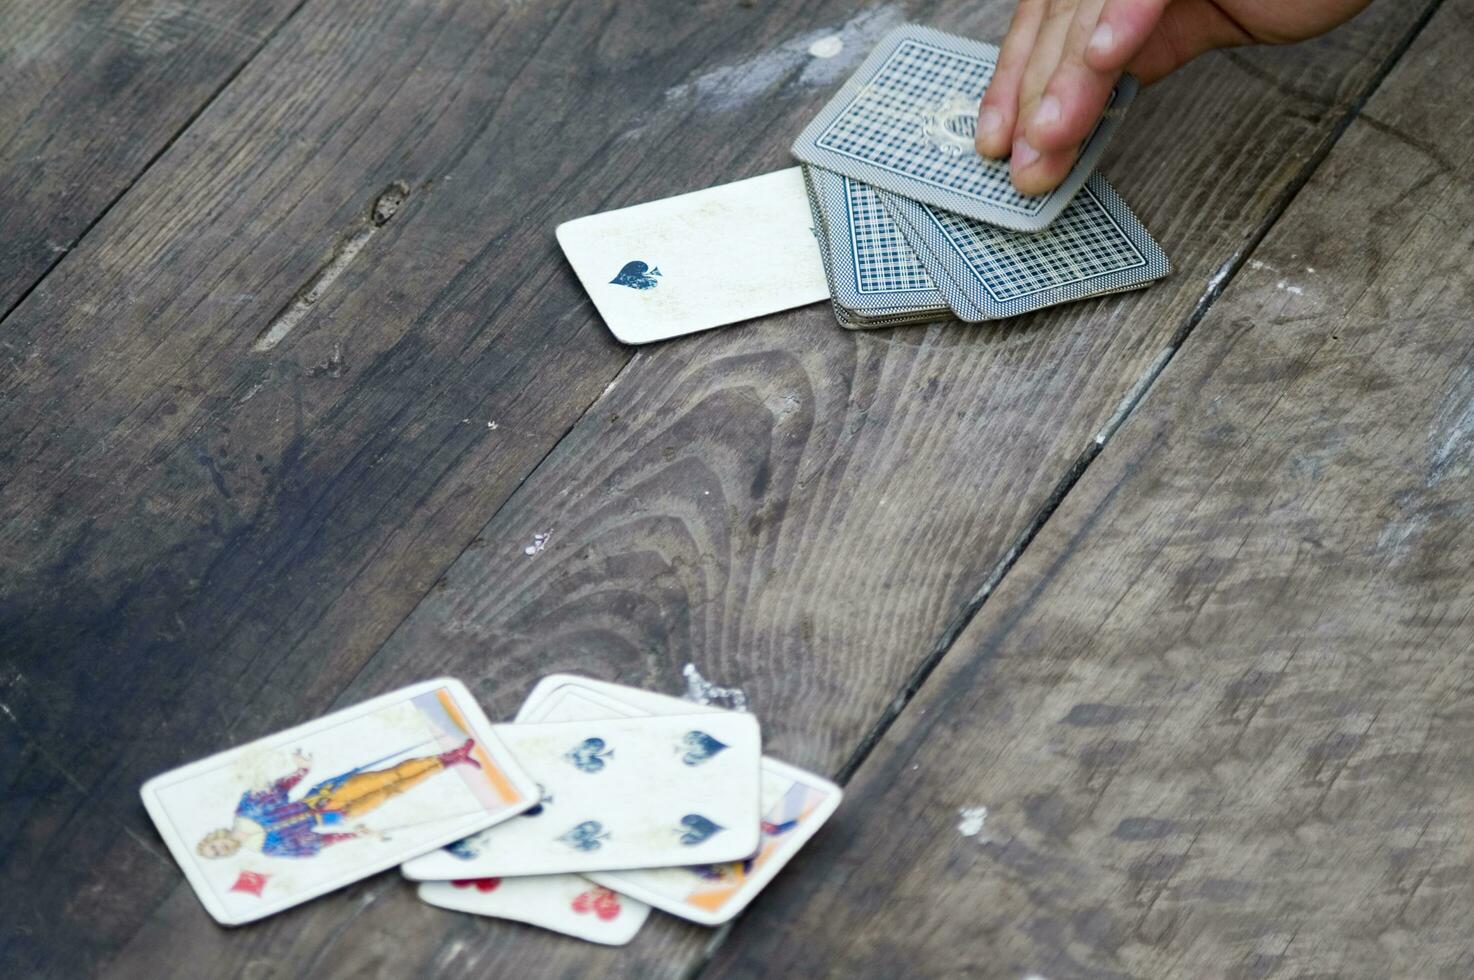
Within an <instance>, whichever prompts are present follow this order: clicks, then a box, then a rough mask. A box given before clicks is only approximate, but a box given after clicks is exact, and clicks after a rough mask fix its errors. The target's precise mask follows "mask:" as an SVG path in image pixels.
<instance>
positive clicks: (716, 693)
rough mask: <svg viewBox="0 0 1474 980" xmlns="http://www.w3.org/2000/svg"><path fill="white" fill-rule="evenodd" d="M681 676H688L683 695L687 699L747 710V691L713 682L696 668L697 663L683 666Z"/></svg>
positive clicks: (734, 709)
mask: <svg viewBox="0 0 1474 980" xmlns="http://www.w3.org/2000/svg"><path fill="white" fill-rule="evenodd" d="M681 676H682V677H684V678H686V693H685V694H684V695H683V697H685V699H686V700H687V701H695V702H696V703H697V704H706V705H715V706H716V707H718V708H722V707H725V708H731V709H732V710H733V711H746V710H747V692H746V691H744V690H742V688H740V687H722V686H721V685H719V684H713V683H712V682H711V681H709V680H707V679H706V678H705V677H702V676H701V671H699V670H697V669H696V665H695V664H687V665H686V666H685V667H682V668H681Z"/></svg>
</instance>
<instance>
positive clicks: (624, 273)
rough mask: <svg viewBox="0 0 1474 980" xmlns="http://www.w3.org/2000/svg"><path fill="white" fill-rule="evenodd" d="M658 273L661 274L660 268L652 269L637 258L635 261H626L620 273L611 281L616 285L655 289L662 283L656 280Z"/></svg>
mask: <svg viewBox="0 0 1474 980" xmlns="http://www.w3.org/2000/svg"><path fill="white" fill-rule="evenodd" d="M658 275H660V270H659V269H652V268H650V266H648V265H646V264H645V263H644V262H641V261H640V260H638V259H636V260H635V261H633V262H626V263H625V264H624V266H623V267H622V268H621V269H620V270H619V274H618V275H617V276H615V277H614V278H613V279H610V280H609V281H610V282H611V283H613V284H614V285H616V286H628V287H630V288H631V289H653V288H655V287H656V286H658V285H660V284H659V283H657V282H656V281H655V277H656V276H658Z"/></svg>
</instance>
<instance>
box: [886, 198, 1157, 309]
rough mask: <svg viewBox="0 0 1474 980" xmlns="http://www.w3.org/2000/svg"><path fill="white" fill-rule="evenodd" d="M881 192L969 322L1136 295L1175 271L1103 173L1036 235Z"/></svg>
mask: <svg viewBox="0 0 1474 980" xmlns="http://www.w3.org/2000/svg"><path fill="white" fill-rule="evenodd" d="M878 193H879V196H880V199H881V201H882V203H883V204H884V205H885V207H886V209H887V210H888V211H889V212H890V213H891V215H892V216H893V217H895V218H896V219H897V225H898V226H899V227H900V228H901V229H902V232H903V234H905V236H906V238H907V241H908V242H910V244H911V247H912V249H913V250H914V252H915V253H916V255H917V257H918V258H919V259H920V260H921V261H922V263H923V264H924V265H926V267H927V269H928V270H929V271H930V272H931V276H932V279H933V281H934V282H935V283H936V284H937V286H938V287H939V288H940V289H941V291H942V295H943V296H945V297H946V299H947V302H948V304H949V305H950V306H952V308H953V311H954V312H955V313H956V314H957V316H958V317H959V318H960V319H963V320H967V321H969V322H973V323H976V322H979V321H981V320H998V319H1002V318H1004V317H1010V316H1017V315H1019V314H1020V313H1027V312H1029V311H1030V310H1037V309H1041V308H1043V307H1046V306H1053V305H1055V304H1058V303H1066V302H1070V301H1072V300H1079V299H1086V298H1088V297H1091V296H1099V295H1104V294H1106V293H1116V292H1122V291H1124V290H1128V289H1136V288H1139V287H1141V286H1145V285H1146V284H1147V283H1150V282H1152V281H1154V280H1156V279H1160V278H1162V277H1163V276H1165V275H1167V273H1168V272H1170V271H1171V263H1170V262H1169V261H1168V259H1167V256H1166V254H1165V253H1163V251H1162V248H1161V246H1159V245H1158V244H1157V243H1156V242H1155V241H1153V240H1152V237H1151V235H1149V234H1147V231H1146V229H1145V228H1143V227H1142V225H1141V222H1140V221H1138V220H1137V219H1136V216H1135V215H1134V214H1132V213H1131V210H1130V208H1128V207H1126V205H1125V203H1124V202H1123V201H1122V200H1121V199H1120V197H1118V196H1117V195H1116V192H1115V191H1114V190H1113V189H1112V188H1111V186H1110V185H1109V184H1108V183H1106V180H1105V178H1104V177H1101V176H1100V175H1099V174H1096V175H1093V176H1092V177H1091V178H1090V180H1089V181H1088V182H1087V183H1086V185H1085V188H1084V189H1083V190H1082V191H1081V192H1080V194H1079V195H1078V196H1077V197H1076V198H1075V200H1073V201H1071V202H1070V204H1069V207H1067V208H1066V209H1065V211H1064V214H1062V215H1061V216H1060V218H1059V220H1058V221H1056V222H1055V223H1054V224H1053V225H1051V226H1050V227H1049V228H1048V229H1047V230H1045V231H1042V232H1039V233H1038V234H1033V235H1027V234H1020V233H1018V232H1009V231H1005V230H1003V229H1001V228H995V227H993V226H991V225H988V224H985V223H983V222H980V221H973V220H971V219H969V218H965V217H962V216H961V215H957V214H953V213H951V212H949V211H943V210H941V209H939V208H934V207H931V206H929V205H926V204H922V203H920V202H917V201H913V200H910V199H908V198H904V197H901V196H900V195H896V194H889V193H886V192H878Z"/></svg>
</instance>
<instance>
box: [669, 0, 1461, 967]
mask: <svg viewBox="0 0 1474 980" xmlns="http://www.w3.org/2000/svg"><path fill="white" fill-rule="evenodd" d="M1443 2H1444V0H1434V2H1433V3H1431V4H1429V6H1428V8H1427V9H1426V10H1424V11H1423V13H1422V15H1421V16H1420V17H1419V18H1418V20H1417V22H1416V23H1414V24H1413V25H1412V27H1410V28H1409V29H1408V31H1407V33H1405V34H1404V35H1403V37H1402V39H1401V40H1400V41H1399V42H1398V43H1397V46H1396V47H1395V48H1393V49H1392V51H1391V52H1390V53H1389V54H1388V56H1387V57H1386V58H1385V59H1384V60H1383V62H1382V64H1381V65H1380V66H1379V67H1378V68H1377V71H1376V73H1375V74H1373V76H1372V78H1371V80H1370V81H1369V82H1368V83H1367V84H1366V86H1365V87H1364V88H1363V90H1362V92H1361V94H1360V95H1359V96H1358V97H1357V98H1356V99H1355V100H1353V101H1352V102H1351V103H1350V105H1348V106H1347V108H1346V111H1345V112H1344V113H1342V115H1341V118H1340V119H1338V120H1337V121H1336V124H1335V125H1334V126H1333V127H1331V129H1330V131H1329V132H1328V133H1327V134H1326V135H1325V137H1324V138H1323V139H1322V140H1321V142H1320V144H1319V145H1318V146H1317V147H1316V148H1315V151H1314V152H1313V153H1312V154H1311V155H1310V157H1309V158H1308V159H1307V160H1306V161H1305V163H1304V165H1303V166H1302V167H1301V168H1300V170H1299V172H1298V173H1297V174H1296V175H1295V177H1294V178H1293V179H1292V180H1291V181H1290V183H1289V185H1288V186H1286V187H1285V189H1284V191H1283V192H1281V193H1280V195H1279V197H1277V198H1276V199H1275V200H1274V202H1273V203H1272V204H1271V205H1270V208H1269V211H1268V212H1267V213H1266V214H1265V216H1264V218H1263V219H1261V220H1260V222H1259V224H1258V225H1257V226H1256V227H1255V229H1254V231H1253V233H1252V234H1250V235H1249V236H1248V237H1247V238H1246V239H1245V240H1244V243H1243V244H1242V245H1241V246H1240V247H1239V248H1238V249H1237V250H1235V251H1234V253H1233V254H1232V255H1230V256H1229V257H1228V259H1227V260H1226V261H1225V262H1224V263H1223V264H1222V265H1221V266H1220V267H1219V269H1218V272H1217V273H1216V274H1215V275H1214V276H1213V277H1212V278H1211V279H1209V280H1208V285H1207V288H1205V289H1204V290H1203V295H1202V296H1201V297H1199V299H1198V302H1197V303H1196V305H1195V306H1194V307H1193V310H1192V312H1191V313H1190V314H1188V316H1187V318H1186V319H1185V320H1184V321H1183V323H1182V325H1181V326H1180V327H1178V329H1177V330H1176V331H1175V332H1174V333H1173V335H1172V338H1171V340H1170V341H1169V342H1168V344H1167V346H1166V347H1165V348H1163V350H1162V351H1161V352H1160V353H1159V354H1158V355H1157V356H1156V357H1155V358H1154V359H1153V360H1152V363H1151V364H1150V365H1148V366H1147V368H1146V370H1145V371H1144V372H1143V373H1142V376H1141V378H1139V379H1138V380H1137V382H1136V383H1135V384H1134V385H1132V386H1131V389H1130V390H1129V391H1128V392H1127V393H1126V395H1125V396H1124V397H1123V398H1122V400H1121V402H1120V403H1119V405H1118V406H1117V408H1116V410H1115V412H1113V413H1112V414H1111V416H1110V418H1109V419H1107V421H1106V422H1105V424H1104V425H1103V426H1102V427H1101V429H1100V430H1099V431H1098V432H1097V433H1096V434H1095V436H1094V438H1092V440H1091V442H1090V444H1089V445H1087V446H1086V447H1085V448H1084V450H1082V451H1081V453H1080V454H1079V455H1078V456H1077V457H1076V458H1075V461H1074V463H1072V464H1071V465H1070V468H1069V469H1068V470H1067V471H1066V472H1065V474H1064V476H1062V477H1061V478H1060V480H1059V481H1058V482H1057V483H1056V484H1055V486H1054V489H1053V490H1051V491H1050V494H1049V496H1048V497H1047V498H1046V499H1045V501H1044V504H1043V505H1042V506H1041V507H1040V508H1039V511H1038V512H1037V513H1036V514H1035V515H1034V518H1033V519H1032V520H1031V521H1030V522H1029V524H1028V526H1027V527H1025V528H1024V529H1023V530H1022V531H1021V532H1019V535H1018V537H1017V538H1015V539H1014V543H1013V545H1012V546H1010V547H1009V549H1008V551H1007V552H1005V553H1004V555H1003V557H1002V558H1000V559H999V560H998V563H997V564H996V565H994V566H993V571H992V572H990V573H989V574H988V576H987V578H986V579H984V581H983V584H982V586H981V587H980V588H979V589H978V591H977V592H975V593H974V594H973V596H972V598H971V599H970V600H969V601H968V602H967V604H966V605H965V606H964V607H963V609H962V611H961V612H960V613H959V614H958V615H957V617H956V618H954V619H953V620H952V622H951V623H949V624H948V626H947V629H946V630H945V631H943V633H942V636H941V638H940V639H939V640H938V642H937V644H936V645H935V646H934V647H933V648H932V650H931V652H930V653H928V654H927V656H926V657H925V659H924V660H923V661H922V662H921V664H919V665H918V666H917V668H916V670H914V671H913V672H912V674H911V678H910V679H909V680H908V681H907V682H906V684H905V685H904V686H903V687H902V688H901V690H900V692H899V693H898V694H897V695H896V697H895V699H893V700H892V701H891V703H890V705H889V706H888V707H887V708H886V710H885V713H884V714H883V715H882V716H881V717H880V719H879V720H877V722H876V723H875V725H874V726H872V727H871V729H870V731H869V732H868V733H867V734H866V735H865V737H864V738H862V739H861V740H860V743H859V745H857V746H856V747H855V751H854V752H853V753H851V755H850V758H849V759H848V760H847V761H846V762H845V764H844V765H843V766H842V767H840V770H839V771H838V772H837V773H836V774H835V776H834V780H835V782H837V783H839V784H840V785H841V786H845V785H848V783H849V781H850V780H851V779H852V778H853V777H854V775H855V773H856V772H858V771H859V769H860V766H862V765H864V763H865V760H866V759H867V758H869V756H870V753H871V752H873V751H874V750H875V747H876V746H877V745H879V744H880V741H881V739H883V738H884V737H885V735H886V733H887V732H889V731H890V729H891V727H892V726H893V725H894V724H895V723H896V721H897V720H898V719H899V718H900V716H901V713H902V712H903V711H905V710H906V707H907V706H908V705H909V704H910V703H911V701H912V700H913V699H914V698H915V697H916V695H917V693H918V692H919V691H920V690H921V688H922V686H923V685H924V684H925V683H926V682H927V679H928V678H930V677H931V675H932V673H933V671H935V670H936V669H937V667H938V666H940V665H941V662H942V660H943V659H944V658H945V657H946V656H947V653H948V652H949V651H950V650H951V648H952V646H953V645H954V644H955V643H956V641H957V639H958V637H960V636H961V635H962V632H963V630H965V629H966V628H967V627H968V625H969V624H970V623H971V622H972V621H973V619H975V618H976V617H977V615H978V613H979V612H981V611H982V608H983V606H984V605H985V604H986V603H987V601H988V598H989V596H991V595H992V594H993V592H994V591H995V590H996V589H997V588H998V586H999V585H1000V584H1001V583H1002V582H1003V579H1004V577H1005V576H1007V575H1008V573H1009V572H1010V571H1011V570H1012V569H1013V567H1014V565H1015V564H1017V563H1018V560H1019V558H1020V557H1022V555H1023V553H1024V551H1025V550H1027V549H1028V547H1029V545H1031V544H1032V543H1033V542H1034V539H1035V538H1036V537H1037V536H1038V534H1039V532H1040V531H1041V530H1043V528H1044V525H1045V524H1047V523H1048V522H1049V520H1050V518H1052V517H1053V516H1054V513H1055V511H1057V510H1058V509H1059V507H1060V505H1061V504H1062V503H1064V500H1065V498H1066V497H1067V496H1069V494H1070V492H1071V491H1072V490H1073V489H1074V488H1075V485H1076V484H1077V483H1079V482H1080V479H1081V478H1082V477H1083V476H1084V475H1085V471H1086V470H1088V469H1089V468H1090V465H1091V464H1092V463H1093V462H1095V460H1096V459H1097V458H1098V457H1099V456H1100V455H1101V453H1102V452H1104V451H1105V447H1106V445H1107V444H1108V443H1109V442H1110V441H1111V439H1112V438H1113V437H1114V436H1115V434H1116V433H1117V432H1118V431H1119V430H1120V429H1121V427H1122V426H1123V425H1124V424H1125V423H1126V421H1127V420H1128V419H1129V418H1130V417H1131V416H1132V415H1133V414H1134V413H1135V412H1136V409H1137V407H1138V406H1139V405H1140V404H1141V403H1142V402H1143V401H1145V400H1146V397H1147V396H1148V395H1149V394H1150V393H1151V389H1152V388H1153V387H1154V386H1155V385H1156V382H1157V379H1158V378H1160V377H1161V376H1162V373H1163V372H1164V371H1166V369H1167V367H1168V365H1170V364H1171V363H1172V359H1173V358H1174V357H1175V356H1176V355H1177V352H1178V351H1180V350H1181V349H1182V347H1183V345H1184V343H1185V342H1186V341H1187V340H1188V338H1189V337H1190V336H1191V335H1192V333H1193V331H1194V330H1196V329H1197V327H1198V325H1199V324H1200V323H1202V322H1203V320H1204V319H1205V318H1206V317H1207V315H1208V311H1209V310H1210V309H1211V308H1212V307H1213V305H1214V304H1215V303H1217V302H1218V299H1219V297H1221V296H1222V295H1223V293H1224V290H1225V289H1227V288H1228V285H1229V283H1231V282H1233V280H1234V279H1235V278H1236V277H1237V276H1238V274H1239V272H1240V270H1242V269H1243V267H1244V265H1245V264H1246V263H1247V262H1248V261H1249V257H1250V255H1252V254H1253V253H1254V252H1255V251H1256V250H1257V249H1258V248H1259V246H1260V245H1261V244H1262V243H1263V242H1264V239H1265V238H1267V237H1268V236H1269V233H1270V232H1271V231H1272V230H1273V229H1274V227H1275V226H1276V225H1277V224H1279V221H1280V219H1281V218H1282V217H1284V214H1285V212H1286V211H1287V210H1288V209H1289V207H1290V204H1291V202H1293V201H1294V199H1295V198H1296V197H1298V196H1299V194H1300V192H1301V191H1302V190H1304V189H1305V186H1306V185H1307V184H1309V183H1310V180H1311V178H1312V177H1313V176H1314V175H1315V173H1316V172H1317V171H1318V170H1319V169H1320V167H1321V165H1322V164H1323V163H1325V161H1326V158H1327V157H1329V156H1330V155H1331V151H1332V150H1333V149H1335V147H1336V144H1337V143H1339V142H1340V141H1341V138H1342V137H1343V136H1345V135H1346V132H1347V131H1348V130H1349V129H1350V128H1351V126H1352V124H1353V123H1355V122H1356V120H1357V119H1358V118H1359V117H1360V116H1361V114H1362V111H1363V110H1364V109H1365V108H1366V105H1367V103H1368V102H1369V101H1370V100H1371V99H1372V97H1373V96H1374V95H1376V93H1377V90H1378V89H1380V88H1381V87H1382V83H1383V82H1385V81H1386V80H1387V77H1388V76H1389V75H1391V74H1392V71H1393V69H1395V68H1396V67H1397V65H1398V64H1399V63H1400V62H1401V61H1402V59H1403V57H1404V56H1405V55H1406V54H1407V52H1408V49H1409V48H1411V47H1412V45H1413V43H1414V42H1415V41H1416V40H1417V38H1418V36H1419V35H1420V34H1422V33H1423V30H1424V28H1426V27H1427V26H1428V23H1429V21H1431V20H1432V19H1433V17H1434V16H1435V15H1436V14H1437V13H1438V11H1439V9H1440V8H1441V7H1442V6H1443ZM739 921H740V918H739V919H736V920H733V921H732V922H729V923H727V925H726V926H724V927H723V928H722V929H721V930H719V931H718V932H717V933H716V934H715V935H713V936H712V937H711V940H710V941H709V942H707V943H706V945H705V947H704V948H703V949H702V953H701V958H700V959H698V960H697V961H696V962H695V963H693V964H692V965H691V968H690V969H689V970H687V971H686V973H685V974H684V978H685V980H697V978H698V977H700V975H701V974H702V973H703V972H704V971H705V970H706V967H707V965H708V964H709V963H710V962H711V961H712V959H713V957H714V956H715V955H716V951H717V950H718V949H719V948H720V947H721V946H722V945H723V944H724V943H726V942H727V941H728V940H729V939H730V938H731V934H732V931H733V927H734V926H735V925H736V924H737V922H739Z"/></svg>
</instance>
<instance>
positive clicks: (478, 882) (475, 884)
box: [451, 878, 502, 892]
mask: <svg viewBox="0 0 1474 980" xmlns="http://www.w3.org/2000/svg"><path fill="white" fill-rule="evenodd" d="M501 883H502V880H501V879H500V878H457V879H456V880H455V881H452V882H451V884H452V885H455V886H456V887H457V888H474V889H476V890H477V891H478V892H494V891H496V888H497V886H498V885H500V884H501Z"/></svg>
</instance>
